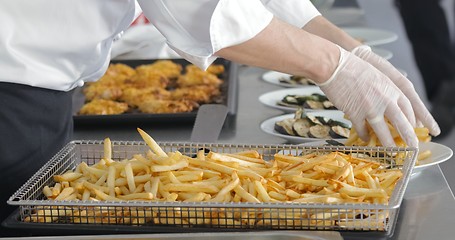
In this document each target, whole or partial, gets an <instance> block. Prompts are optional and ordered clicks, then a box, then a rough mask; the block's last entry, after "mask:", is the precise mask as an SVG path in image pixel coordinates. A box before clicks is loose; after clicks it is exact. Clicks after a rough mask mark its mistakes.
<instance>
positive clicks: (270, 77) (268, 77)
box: [262, 71, 315, 88]
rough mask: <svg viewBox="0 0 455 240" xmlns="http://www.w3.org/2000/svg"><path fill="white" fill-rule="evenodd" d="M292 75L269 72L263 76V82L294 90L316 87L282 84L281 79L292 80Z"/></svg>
mask: <svg viewBox="0 0 455 240" xmlns="http://www.w3.org/2000/svg"><path fill="white" fill-rule="evenodd" d="M291 76H292V75H290V74H287V73H282V72H276V71H268V72H265V73H264V74H262V80H264V81H266V82H268V83H272V84H275V85H278V86H282V87H293V88H305V87H314V86H315V85H301V84H290V83H282V82H280V79H283V78H284V79H287V80H289V79H291Z"/></svg>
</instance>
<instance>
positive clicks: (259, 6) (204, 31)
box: [138, 0, 273, 69]
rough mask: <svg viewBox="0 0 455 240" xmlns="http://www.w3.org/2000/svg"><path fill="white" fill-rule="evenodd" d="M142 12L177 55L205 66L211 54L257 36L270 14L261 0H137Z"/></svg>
mask: <svg viewBox="0 0 455 240" xmlns="http://www.w3.org/2000/svg"><path fill="white" fill-rule="evenodd" d="M138 2H139V4H140V5H141V8H142V10H143V11H144V14H145V15H146V16H147V18H148V19H149V20H150V21H151V23H152V24H154V25H155V26H156V28H157V29H158V30H159V31H160V32H161V34H163V35H164V36H165V37H166V39H167V43H168V44H169V46H170V47H171V48H172V49H174V50H175V51H176V52H177V53H178V54H179V55H181V56H182V57H184V58H185V59H187V60H188V61H190V62H192V63H193V64H195V65H197V66H199V67H200V68H202V69H206V68H207V67H208V66H209V65H210V64H211V63H213V61H215V59H216V56H214V55H213V54H214V53H215V52H216V51H218V50H220V49H222V48H226V47H229V46H233V45H237V44H240V43H242V42H245V41H248V40H249V39H251V38H253V37H254V36H256V35H257V34H258V33H259V32H261V31H262V30H263V29H264V28H265V27H266V26H267V25H268V24H269V23H270V21H271V20H272V18H273V14H272V13H271V12H270V11H269V10H268V9H267V8H266V7H265V6H264V4H263V3H262V2H261V1H260V0H198V1H194V0H179V1H175V0H139V1H138Z"/></svg>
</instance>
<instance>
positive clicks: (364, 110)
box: [319, 47, 418, 147]
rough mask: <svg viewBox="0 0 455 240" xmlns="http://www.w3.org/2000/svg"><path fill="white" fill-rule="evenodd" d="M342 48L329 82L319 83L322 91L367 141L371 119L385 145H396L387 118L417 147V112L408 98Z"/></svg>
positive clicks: (405, 138) (409, 143)
mask: <svg viewBox="0 0 455 240" xmlns="http://www.w3.org/2000/svg"><path fill="white" fill-rule="evenodd" d="M339 49H340V60H339V64H338V67H337V68H336V69H335V71H334V73H333V74H332V76H331V77H330V78H329V79H328V80H327V81H326V82H324V83H322V84H319V86H320V88H321V90H322V91H323V92H324V93H325V94H326V95H327V97H328V98H329V99H330V101H331V102H332V103H333V104H334V105H335V106H336V107H337V108H338V109H340V110H342V111H343V112H344V113H345V114H347V115H348V117H349V119H350V120H351V122H352V124H353V125H354V127H355V129H356V130H357V132H358V134H359V137H361V138H362V139H363V140H368V138H369V136H368V132H367V128H366V121H368V123H369V124H370V126H371V127H372V129H373V130H374V131H375V133H376V136H377V137H378V138H379V140H380V141H381V143H382V145H383V146H395V142H394V141H393V138H392V135H391V133H390V130H389V128H388V127H387V123H386V122H385V119H384V117H386V118H388V119H389V121H390V123H391V124H392V125H393V126H394V127H395V129H396V130H397V131H398V133H399V134H400V136H401V137H402V139H403V140H404V141H405V142H406V143H407V145H408V146H413V147H417V145H418V139H417V136H416V134H415V132H414V128H413V125H415V117H414V111H413V109H412V105H411V103H410V101H409V100H408V98H407V97H406V96H405V95H404V94H403V92H401V90H400V89H399V88H398V87H397V86H395V84H394V83H393V82H392V81H391V80H390V79H389V78H388V77H387V76H386V75H384V74H383V73H382V72H380V71H379V70H378V69H376V68H375V67H373V66H372V65H371V64H369V63H367V62H366V61H364V60H362V59H360V58H359V57H357V56H356V55H354V54H352V53H350V52H348V51H346V50H344V49H342V48H341V47H339Z"/></svg>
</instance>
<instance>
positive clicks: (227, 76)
mask: <svg viewBox="0 0 455 240" xmlns="http://www.w3.org/2000/svg"><path fill="white" fill-rule="evenodd" d="M158 60H164V59H150V60H115V61H114V60H112V61H111V63H123V64H126V65H128V66H131V67H133V68H134V67H137V66H140V65H144V64H151V63H153V62H155V61H158ZM168 60H172V61H173V62H175V63H178V64H181V65H182V67H183V68H185V66H186V65H188V64H191V63H190V62H188V61H186V60H185V59H168ZM214 64H222V65H223V66H224V68H225V72H224V73H223V74H222V75H221V76H219V78H221V79H222V80H223V84H222V85H221V86H220V90H221V97H220V99H219V104H224V105H226V106H227V107H228V115H227V121H232V120H231V119H232V118H234V117H235V115H236V114H237V99H238V92H237V91H238V84H237V80H238V64H236V63H233V62H231V61H228V60H225V59H222V58H218V59H217V60H215V62H214ZM84 103H85V96H84V94H83V92H82V88H76V89H75V90H74V94H73V120H74V124H75V125H76V126H88V125H90V126H93V125H105V124H114V125H115V124H119V123H122V124H123V123H131V124H138V123H181V122H194V120H195V119H196V114H197V109H196V110H195V111H192V112H184V113H163V114H149V113H140V112H129V113H124V114H116V115H78V114H77V112H78V111H79V109H81V107H82V106H83V105H84Z"/></svg>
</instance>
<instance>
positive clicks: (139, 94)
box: [121, 87, 171, 107]
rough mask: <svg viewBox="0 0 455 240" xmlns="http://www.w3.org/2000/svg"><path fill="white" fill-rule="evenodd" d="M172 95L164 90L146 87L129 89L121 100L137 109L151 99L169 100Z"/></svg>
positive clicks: (124, 92)
mask: <svg viewBox="0 0 455 240" xmlns="http://www.w3.org/2000/svg"><path fill="white" fill-rule="evenodd" d="M170 97H171V93H170V92H169V91H167V90H166V89H164V88H157V87H146V88H140V89H139V88H127V89H125V90H124V91H123V95H122V97H121V100H122V101H124V102H126V103H128V104H129V105H130V106H132V107H136V106H137V105H139V104H140V103H141V102H144V101H147V100H149V99H169V98H170Z"/></svg>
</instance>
